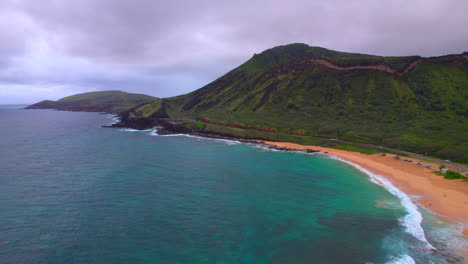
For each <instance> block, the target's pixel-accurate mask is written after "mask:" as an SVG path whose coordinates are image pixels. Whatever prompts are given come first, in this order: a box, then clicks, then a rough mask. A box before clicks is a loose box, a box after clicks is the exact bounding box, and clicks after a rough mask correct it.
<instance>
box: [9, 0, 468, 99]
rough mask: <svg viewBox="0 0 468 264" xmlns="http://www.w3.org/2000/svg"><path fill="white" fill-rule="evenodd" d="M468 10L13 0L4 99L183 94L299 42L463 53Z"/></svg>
mask: <svg viewBox="0 0 468 264" xmlns="http://www.w3.org/2000/svg"><path fill="white" fill-rule="evenodd" d="M465 10H468V1H457V0H444V1H441V0H414V1H406V0H405V1H404V0H392V1H375V0H362V1H348V0H327V1H309V0H291V1H288V2H284V1H279V0H272V1H266V0H261V1H247V0H239V1H236V2H232V1H230V2H229V3H225V1H214V0H199V1H182V0H173V1H170V2H169V1H154V0H134V1H130V0H74V1H59V0H41V1H36V0H4V1H2V3H1V4H0V38H1V40H2V41H0V103H4V102H12V100H10V99H8V98H13V97H14V98H16V99H15V102H32V101H36V100H39V99H45V96H48V98H51V99H57V98H59V97H60V96H62V95H64V94H71V93H73V92H80V91H90V90H105V89H122V90H127V91H135V92H144V93H148V94H152V95H155V96H161V97H165V96H172V95H177V94H181V93H185V92H189V91H191V90H194V89H196V88H199V87H201V86H202V85H204V84H206V83H208V82H210V81H211V80H213V79H215V78H216V77H219V76H220V75H221V74H223V73H225V72H227V71H228V70H230V69H231V68H233V67H235V66H237V65H239V64H241V63H243V62H244V61H245V60H247V59H248V58H250V57H251V56H252V54H253V53H258V52H261V51H262V50H264V49H267V48H271V47H273V46H277V45H283V44H288V43H293V42H304V43H307V44H309V45H313V46H323V47H326V48H330V49H335V50H342V51H350V52H361V53H371V54H379V55H414V54H417V55H423V56H436V55H443V54H450V53H460V52H463V51H465V50H467V49H468V45H467V44H468V35H467V34H464V30H465V29H466V28H467V27H468V19H467V18H466V15H465V14H464V12H465ZM5 87H8V88H5ZM15 87H16V88H15ZM28 87H29V88H28ZM41 87H42V88H41ZM44 87H53V88H50V89H46V88H44ZM2 90H3V91H7V90H8V93H6V92H5V93H1V91H2ZM15 91H17V92H16V93H15ZM4 94H8V96H2V95H4ZM12 95H14V96H12ZM18 98H23V99H22V100H18Z"/></svg>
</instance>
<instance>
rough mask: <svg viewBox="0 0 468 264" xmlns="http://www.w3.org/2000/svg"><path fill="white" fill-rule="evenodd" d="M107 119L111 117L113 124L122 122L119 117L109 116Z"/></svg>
mask: <svg viewBox="0 0 468 264" xmlns="http://www.w3.org/2000/svg"><path fill="white" fill-rule="evenodd" d="M107 117H109V118H110V119H112V120H113V121H114V122H113V123H112V124H115V123H118V122H120V118H119V116H117V115H113V114H109V115H108V116H107Z"/></svg>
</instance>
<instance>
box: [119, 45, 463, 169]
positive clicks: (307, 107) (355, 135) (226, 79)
mask: <svg viewBox="0 0 468 264" xmlns="http://www.w3.org/2000/svg"><path fill="white" fill-rule="evenodd" d="M324 61H325V62H324ZM327 63H328V64H330V65H332V66H333V67H334V68H333V67H330V65H328V64H327ZM327 65H328V66H327ZM467 65H468V63H467V58H466V57H464V56H462V55H450V56H443V57H436V58H421V57H418V56H411V57H379V56H372V55H365V54H354V53H344V52H336V51H331V50H327V49H323V48H318V47H309V46H307V45H305V44H291V45H286V46H281V47H276V48H273V49H270V50H267V51H264V52H262V53H261V54H256V55H254V56H253V57H252V58H251V59H250V60H249V61H247V62H246V63H244V64H242V65H241V66H239V67H238V68H236V69H234V70H232V71H230V72H229V73H227V74H226V75H224V76H222V77H220V78H219V79H217V80H215V81H214V82H212V83H210V84H208V85H206V86H205V87H203V88H201V89H198V90H196V91H194V92H192V93H189V94H186V95H182V96H178V97H173V98H167V99H164V100H162V101H160V102H158V103H151V104H147V105H144V106H141V107H136V108H134V109H132V110H130V111H129V112H128V113H127V114H126V116H125V117H126V118H127V119H138V118H152V117H170V118H190V119H198V120H204V123H205V124H211V125H210V126H211V127H214V126H213V125H212V124H217V125H218V126H219V125H220V124H236V125H235V126H237V127H244V128H246V127H266V128H274V131H276V132H270V133H268V132H262V134H264V135H266V136H267V137H269V138H278V135H291V134H295V133H296V134H297V133H298V132H297V131H300V134H301V137H310V138H311V139H312V138H313V137H333V138H339V139H343V140H348V141H354V142H362V143H371V144H376V145H382V146H387V147H392V148H398V149H402V150H408V151H413V152H417V153H421V154H426V155H432V156H436V157H441V158H444V159H451V160H454V161H461V162H467V161H468V143H467V142H468V135H467V131H468V124H467V122H466V115H467V114H468V104H467V102H468V100H467V99H468V66H467ZM340 67H341V68H340ZM346 67H353V68H346ZM365 67H368V68H365ZM369 67H370V68H369ZM221 130H222V129H221ZM231 130H232V129H231ZM236 131H237V130H236ZM236 133H240V132H236Z"/></svg>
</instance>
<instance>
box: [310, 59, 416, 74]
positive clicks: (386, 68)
mask: <svg viewBox="0 0 468 264" xmlns="http://www.w3.org/2000/svg"><path fill="white" fill-rule="evenodd" d="M308 61H310V62H313V63H316V64H320V65H322V66H325V67H327V68H331V69H335V70H340V71H346V70H378V71H383V72H388V73H392V74H394V73H396V74H398V75H399V76H403V75H405V74H407V73H408V72H409V71H410V70H412V69H413V68H414V67H416V65H418V64H419V63H420V62H421V61H422V59H419V60H416V61H414V62H412V63H411V64H410V65H408V67H406V69H405V70H404V71H403V72H400V73H397V70H395V69H392V68H390V67H389V66H387V65H383V64H379V65H368V66H350V67H342V66H337V65H335V64H333V63H331V62H329V61H327V60H324V59H310V60H308Z"/></svg>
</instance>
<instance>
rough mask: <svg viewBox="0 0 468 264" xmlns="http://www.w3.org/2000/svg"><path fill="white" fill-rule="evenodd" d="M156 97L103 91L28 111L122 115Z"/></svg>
mask: <svg viewBox="0 0 468 264" xmlns="http://www.w3.org/2000/svg"><path fill="white" fill-rule="evenodd" d="M158 100H159V99H158V98H156V97H152V96H148V95H144V94H134V93H125V92H121V91H102V92H91V93H83V94H76V95H72V96H68V97H65V98H62V99H60V100H58V101H50V100H45V101H42V102H39V103H37V104H33V105H30V106H28V107H26V109H57V110H66V111H85V112H108V113H114V114H117V113H122V112H124V111H127V110H129V109H132V108H135V107H137V106H140V105H145V104H148V103H151V102H154V101H158Z"/></svg>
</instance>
